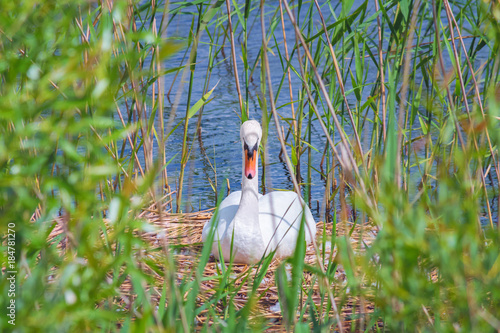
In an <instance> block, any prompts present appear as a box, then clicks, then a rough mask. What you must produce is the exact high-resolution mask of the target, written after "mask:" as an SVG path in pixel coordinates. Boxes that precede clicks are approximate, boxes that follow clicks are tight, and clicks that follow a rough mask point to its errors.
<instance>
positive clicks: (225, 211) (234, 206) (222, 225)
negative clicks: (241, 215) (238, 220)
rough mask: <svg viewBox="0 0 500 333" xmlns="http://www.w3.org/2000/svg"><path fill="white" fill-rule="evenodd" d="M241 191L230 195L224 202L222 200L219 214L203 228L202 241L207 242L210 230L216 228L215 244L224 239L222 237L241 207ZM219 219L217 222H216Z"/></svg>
mask: <svg viewBox="0 0 500 333" xmlns="http://www.w3.org/2000/svg"><path fill="white" fill-rule="evenodd" d="M240 200H241V191H235V192H232V193H231V194H229V195H228V196H227V197H226V198H225V199H224V200H222V202H221V204H220V206H219V212H218V214H214V215H213V216H212V218H211V219H210V221H209V222H208V223H206V224H205V225H204V226H203V232H202V233H201V239H202V241H206V240H207V238H208V235H209V233H210V230H211V229H212V228H214V227H215V228H216V231H215V236H214V242H217V241H219V240H221V239H222V236H223V235H224V233H225V232H226V230H227V227H228V226H229V223H231V221H232V220H233V218H234V215H236V211H237V210H238V206H239V205H240ZM215 218H217V220H215Z"/></svg>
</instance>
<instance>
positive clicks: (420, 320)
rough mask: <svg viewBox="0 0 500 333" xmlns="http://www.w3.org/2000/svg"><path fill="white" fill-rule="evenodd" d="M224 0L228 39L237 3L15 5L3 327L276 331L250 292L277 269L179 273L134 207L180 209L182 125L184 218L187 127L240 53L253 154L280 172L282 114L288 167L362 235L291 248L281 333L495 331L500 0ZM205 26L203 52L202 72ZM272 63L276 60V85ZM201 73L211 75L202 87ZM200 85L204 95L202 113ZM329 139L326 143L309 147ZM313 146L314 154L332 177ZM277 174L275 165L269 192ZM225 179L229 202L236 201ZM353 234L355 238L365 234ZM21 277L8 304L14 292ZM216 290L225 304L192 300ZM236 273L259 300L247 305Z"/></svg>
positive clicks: (5, 37)
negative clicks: (277, 150) (176, 143)
mask: <svg viewBox="0 0 500 333" xmlns="http://www.w3.org/2000/svg"><path fill="white" fill-rule="evenodd" d="M228 3H229V5H230V6H231V8H232V26H231V27H229V21H228V16H227V12H226V9H225V4H226V2H225V1H212V2H210V1H202V0H199V1H181V2H173V3H164V2H159V3H158V2H156V1H155V2H137V3H133V2H131V1H114V2H88V1H69V0H63V1H55V0H49V1H24V2H8V1H3V2H2V6H1V7H2V10H1V11H0V165H1V170H0V171H1V172H0V218H1V221H2V223H0V232H1V235H2V244H1V246H0V261H1V262H2V269H3V271H2V273H3V274H2V278H1V279H0V295H1V296H0V307H1V308H2V309H7V307H8V305H9V304H10V301H11V299H15V301H16V326H12V325H11V324H9V322H8V320H10V319H11V318H8V317H7V316H6V313H4V312H5V311H2V312H1V315H2V319H1V320H0V330H1V331H12V330H15V331H18V332H32V331H40V332H50V331H117V330H119V329H122V330H124V331H138V332H145V331H160V332H162V331H175V332H180V331H192V330H195V329H203V330H207V331H208V330H217V331H228V332H232V331H242V330H256V331H261V330H264V329H265V328H267V327H269V326H270V325H271V324H272V323H271V321H270V320H268V319H267V318H263V317H261V316H259V310H260V309H259V307H260V306H261V303H260V302H261V300H262V298H263V297H264V296H265V295H263V294H261V293H260V292H259V291H258V287H259V286H260V285H261V283H262V281H263V280H264V277H265V276H266V274H267V273H269V272H270V271H272V270H273V266H272V258H271V257H267V258H263V260H262V261H261V262H260V263H259V264H258V265H257V266H256V268H255V270H254V271H252V270H248V271H245V272H243V273H241V274H238V275H237V276H235V275H234V272H233V270H232V268H233V263H229V264H228V266H227V267H226V266H224V265H221V266H218V267H219V268H218V271H217V272H216V274H214V275H213V276H209V277H205V276H203V272H204V269H205V266H206V265H207V262H208V261H209V254H210V248H209V247H208V246H205V247H203V249H202V250H201V252H199V253H198V254H197V256H198V257H197V258H196V260H193V269H192V272H190V274H187V275H182V274H180V273H179V271H178V267H177V263H176V261H175V256H174V254H175V253H176V251H177V250H178V249H177V248H176V247H174V246H168V245H164V246H163V247H160V248H152V245H151V244H150V243H147V242H146V241H144V240H143V238H142V237H141V234H143V233H147V232H150V231H152V230H153V226H152V224H150V223H148V222H147V221H145V220H144V219H141V218H139V213H140V212H141V210H142V209H143V208H144V207H146V206H148V205H149V204H150V202H151V201H153V202H162V199H161V198H163V199H165V200H168V199H169V198H170V196H169V195H167V194H168V193H170V187H169V178H168V177H167V173H166V172H167V169H168V164H169V163H170V161H172V159H173V158H172V159H171V160H170V161H167V158H166V155H165V149H168V148H169V147H168V146H167V143H166V142H167V138H168V137H169V136H170V135H171V134H172V133H173V132H175V131H183V135H182V139H183V142H182V151H179V152H175V153H177V154H179V159H180V160H181V165H182V172H181V174H180V176H179V179H178V180H175V183H176V184H177V188H176V190H177V191H178V192H177V198H176V201H175V202H176V204H177V210H178V211H181V210H183V209H185V207H186V205H185V199H183V195H182V190H183V187H185V186H186V185H184V176H185V175H184V169H185V168H187V165H188V161H189V159H190V156H191V153H192V152H193V142H195V141H196V140H195V139H196V135H198V134H194V135H195V136H194V137H191V136H190V135H191V134H190V133H191V132H192V131H190V130H189V129H191V128H194V126H196V129H198V128H199V127H200V124H201V120H202V117H203V109H204V107H205V105H207V103H209V102H210V101H212V100H213V99H215V98H219V96H218V95H217V93H216V92H214V91H215V88H216V86H217V84H214V83H213V82H210V76H211V74H212V71H214V70H215V69H216V68H218V66H221V64H223V65H224V62H227V64H229V63H230V62H232V61H233V58H232V55H233V54H232V53H233V52H234V58H235V59H237V61H238V65H239V66H240V67H239V68H238V70H239V71H240V73H233V74H235V75H238V74H239V76H238V77H239V78H241V87H238V94H240V96H239V97H240V98H241V99H240V100H241V103H242V105H241V109H239V107H238V106H235V109H238V110H239V111H240V113H239V116H240V118H241V119H242V120H245V119H247V118H248V117H249V113H250V105H252V103H253V104H255V105H259V107H260V110H261V115H259V116H261V118H262V124H263V130H264V136H263V140H262V148H263V153H262V161H263V162H265V163H266V164H269V163H273V162H274V160H272V159H273V158H274V157H270V156H268V154H267V151H266V145H267V142H268V141H270V140H276V138H275V137H273V136H271V135H270V134H271V128H272V127H270V126H273V125H274V124H273V122H274V118H273V115H275V112H276V113H277V115H278V116H279V117H277V118H276V119H279V121H280V124H281V125H282V126H283V129H284V132H285V133H284V134H285V141H286V142H284V144H285V145H286V147H287V149H288V152H285V153H286V154H288V155H289V156H291V162H292V164H293V169H292V170H288V172H289V174H290V176H291V177H295V179H297V180H298V182H299V186H301V187H302V189H303V194H304V199H305V200H306V202H310V203H311V202H312V203H314V202H315V201H316V200H319V198H312V197H311V192H312V191H311V190H310V189H311V187H313V186H320V185H319V184H313V182H312V175H313V174H319V175H321V177H322V179H324V180H325V184H324V185H321V186H324V188H325V200H324V202H323V204H324V207H325V209H324V210H323V211H322V212H321V214H322V217H324V219H325V220H326V222H329V223H334V224H336V223H337V222H338V225H339V226H344V225H346V226H347V225H348V224H347V223H348V222H350V223H352V227H349V228H350V229H349V228H348V227H345V228H347V229H348V233H347V234H342V235H340V234H337V233H336V232H335V228H333V234H332V236H331V237H329V236H328V235H327V233H326V231H324V232H323V235H322V236H321V237H319V238H318V240H317V243H318V244H317V248H316V249H315V250H316V251H317V255H318V262H316V263H315V264H305V263H304V258H305V255H306V248H305V246H304V242H303V238H304V230H303V227H302V228H301V232H300V241H299V242H298V244H299V246H298V248H297V251H296V253H295V254H294V256H292V257H291V258H289V259H288V260H287V261H286V262H283V263H282V264H280V265H279V266H278V268H277V269H276V270H275V272H274V273H273V274H274V277H275V280H276V289H277V290H278V293H279V298H280V299H279V301H280V307H281V309H282V316H283V318H282V319H283V321H282V324H283V325H284V327H285V328H286V329H288V330H295V331H309V330H311V329H313V330H314V331H330V330H332V329H339V330H344V331H349V330H351V331H364V330H377V329H383V330H389V331H396V332H399V331H414V330H418V331H439V332H440V331H446V332H448V331H456V330H459V331H465V332H468V331H474V332H488V331H495V330H496V331H498V330H500V306H499V304H500V252H499V249H500V233H499V226H498V203H499V201H498V196H499V189H498V181H499V178H500V170H499V168H500V166H499V164H498V159H499V156H498V144H499V142H500V131H498V126H499V124H498V122H499V119H500V118H499V117H500V99H499V94H498V91H499V86H498V81H499V79H498V77H499V67H500V66H499V62H500V60H499V59H500V58H499V56H498V55H499V54H500V52H499V45H500V25H499V20H500V7H499V5H498V4H497V3H494V2H488V1H479V2H471V1H468V2H459V1H456V2H451V3H449V4H448V2H440V1H436V2H434V1H430V2H429V1H427V2H425V1H420V2H419V1H406V0H405V1H387V2H380V1H379V2H377V8H378V6H380V8H379V9H378V10H377V11H376V10H375V9H374V8H373V7H372V6H373V4H372V2H369V1H363V2H362V3H361V4H359V6H357V7H356V6H354V2H353V1H347V2H342V3H338V4H337V3H334V2H324V3H322V4H319V3H318V4H316V3H315V2H314V1H312V2H304V1H298V2H297V3H293V4H288V3H287V4H285V3H281V5H280V3H279V2H268V3H265V4H264V3H261V2H256V1H249V0H247V1H245V2H244V3H239V2H238V1H228ZM448 5H449V6H450V7H447V6H448ZM288 7H290V8H288ZM289 9H290V10H291V11H293V12H294V13H295V17H297V18H299V19H297V21H296V22H295V21H294V20H292V19H291V18H290V17H289V16H288V14H287V13H288V10H289ZM262 10H263V11H264V14H265V15H264V16H265V25H266V26H267V28H266V29H265V31H264V36H265V38H266V42H265V43H262V48H260V49H259V50H248V41H249V40H250V39H252V38H258V40H260V38H261V36H260V32H259V34H257V33H255V31H256V30H258V29H257V26H258V25H259V24H260V23H259V20H258V18H257V17H258V16H259V15H260V11H262ZM318 11H321V13H322V15H323V17H324V19H325V23H324V25H323V24H322V23H321V21H320V20H317V19H316V16H315V15H317V13H318ZM451 14H452V15H451ZM176 15H188V16H189V18H190V19H189V22H191V24H190V26H189V33H187V34H186V37H185V38H184V40H183V41H182V42H179V41H177V39H183V38H177V39H173V38H172V39H171V38H167V36H168V33H167V32H168V31H169V30H168V29H170V28H173V27H171V24H172V23H171V22H175V21H173V20H171V18H172V17H175V16H176ZM293 22H295V24H294V23H293ZM318 22H319V23H318ZM455 22H456V23H455ZM282 24H283V25H284V26H285V27H287V29H286V34H287V36H286V38H287V43H284V42H283V39H284V35H283V31H282ZM229 28H231V29H229ZM295 28H296V29H297V31H295V30H294V29H295ZM186 29H187V28H186ZM254 29H256V30H254ZM379 29H380V37H381V40H380V41H379V40H378V38H379V34H378V31H379ZM325 31H326V33H327V34H328V37H329V38H326V36H325ZM452 31H453V37H454V38H452V34H451V32H452ZM295 32H298V33H297V34H295ZM231 33H232V34H233V36H230V34H231ZM459 33H460V34H459ZM202 34H205V36H206V39H205V40H208V41H209V42H208V44H209V51H208V59H207V61H205V60H206V59H203V61H205V62H204V65H203V67H201V66H200V65H199V64H200V63H201V60H200V59H199V57H198V48H199V44H200V40H201V39H200V38H201V36H202ZM232 38H233V39H234V40H235V41H236V46H235V47H234V48H233V47H232V46H231V39H232ZM302 42H303V43H302ZM462 42H464V44H463V45H462ZM285 46H286V47H287V49H285ZM306 48H307V51H306ZM224 50H226V51H224ZM228 51H229V52H231V53H229V52H228ZM177 52H181V53H182V52H185V54H184V57H183V60H182V61H181V63H180V64H170V63H168V61H167V62H166V61H165V60H166V59H169V57H170V56H172V55H173V54H175V53H177ZM225 52H227V53H225ZM237 52H238V53H237ZM265 55H267V56H268V57H271V56H274V57H275V58H276V59H278V62H279V64H280V66H281V68H273V69H272V71H271V72H270V73H269V72H268V71H266V66H265V65H266V62H267V57H266V56H265ZM457 60H458V61H457ZM240 62H241V63H240ZM166 64H167V66H169V67H165V65H166ZM241 64H242V65H243V66H241ZM228 67H230V68H231V71H232V70H233V69H232V68H233V67H231V66H228ZM278 67H279V66H278ZM374 69H376V73H377V75H376V76H373V77H372V76H371V74H372V73H373V72H372V71H373V70H374ZM201 70H203V71H206V75H205V81H204V82H195V76H194V73H195V71H201ZM166 75H170V76H172V77H174V76H175V77H176V78H177V75H178V76H179V79H173V83H172V87H175V89H174V90H172V87H170V90H168V88H169V87H165V86H164V81H163V78H164V76H166ZM267 75H271V76H272V81H271V80H270V81H266V76H267ZM176 80H177V81H176ZM340 81H342V84H341V82H340ZM269 82H272V83H273V86H272V87H269ZM185 83H186V86H187V91H188V93H187V98H186V99H187V102H186V103H185V104H181V105H182V107H185V110H184V109H183V110H182V111H183V112H184V113H183V114H184V117H183V119H182V121H181V122H180V123H176V124H174V123H173V122H174V120H175V119H176V118H175V116H176V112H178V111H180V110H178V107H179V100H177V99H175V101H174V102H173V103H171V104H169V105H168V106H166V105H165V104H166V101H165V99H164V97H165V95H167V97H168V95H169V94H170V91H173V92H174V94H178V96H179V98H180V97H182V98H184V96H183V95H182V92H183V85H184V84H185ZM196 85H199V86H203V93H202V94H201V95H198V96H194V95H193V100H194V101H195V102H194V103H193V101H192V99H191V96H192V92H193V90H194V88H193V87H194V86H196ZM288 85H290V87H289V86H288ZM234 87H235V90H236V85H235V86H234ZM271 89H272V92H273V93H272V94H269V93H268V92H269V91H271ZM152 91H154V92H155V93H152ZM167 91H168V93H167ZM158 92H160V93H158ZM464 92H465V93H464ZM284 94H285V95H287V94H288V95H289V96H285V95H284ZM464 94H465V96H464ZM176 97H177V96H176ZM200 97H201V98H200ZM254 97H255V98H254ZM210 98H211V99H210ZM173 100H174V99H173ZM183 101H184V100H183ZM275 102H276V103H277V105H275ZM290 109H291V110H292V112H288V110H290ZM228 112H232V111H228ZM252 112H253V111H252ZM196 117H198V119H197V122H196V123H195V122H194V121H193V120H194V118H196ZM252 117H253V118H255V115H252ZM252 117H250V118H252ZM417 119H418V121H417ZM190 120H192V121H191V123H190V122H189V121H190ZM181 124H182V125H184V126H183V127H181V128H182V130H181V129H178V128H179V126H180V125H181ZM323 126H324V127H323ZM221 130H224V129H221ZM318 131H320V134H319V135H322V137H325V138H330V139H332V143H333V144H331V143H329V142H328V141H327V140H326V139H325V140H324V147H323V146H321V147H318V146H317V144H315V143H314V142H313V140H312V137H313V136H315V135H317V133H318ZM321 131H322V132H321ZM194 133H198V131H194ZM153 152H157V156H153ZM312 154H323V155H322V158H321V164H320V165H315V164H314V162H313V158H312ZM174 157H175V156H174ZM351 157H352V158H351ZM269 179H270V175H269V174H266V172H265V169H264V175H263V178H262V183H263V184H268V183H269ZM335 179H337V181H335ZM170 180H171V179H170ZM171 182H173V181H171ZM217 187H220V186H218V185H217V183H216V181H215V182H214V184H213V185H212V188H213V189H214V191H217V190H219V196H218V197H219V200H218V203H220V201H221V200H222V199H223V194H224V193H226V190H225V188H222V189H218V188H217ZM185 192H186V191H185ZM187 192H188V191H187ZM337 201H338V203H337ZM168 204H169V203H168V202H166V203H165V205H164V206H158V205H157V206H156V207H167V206H168ZM169 207H170V208H172V207H171V204H170V206H169ZM372 226H376V228H377V229H378V234H377V236H376V238H375V240H374V241H373V242H372V243H369V242H367V241H366V240H367V239H368V238H369V237H370V235H367V234H365V235H364V234H363V228H368V227H372ZM61 229H62V230H63V231H64V233H62V234H60V235H58V236H56V237H55V238H53V239H52V238H51V237H50V236H49V235H50V234H51V233H54V232H55V231H57V230H61ZM355 230H361V234H360V235H361V238H360V239H356V240H355V241H353V240H352V239H351V237H349V235H353V234H354V231H355ZM14 234H15V236H9V235H14ZM363 235H364V236H365V237H366V238H363ZM48 239H51V240H50V241H48ZM356 242H357V243H358V244H356ZM368 243H369V244H368ZM327 244H328V246H329V247H331V248H332V249H335V252H333V253H332V254H329V253H327V252H326V248H327ZM356 245H359V246H356ZM361 248H362V249H363V250H362V251H361V250H359V249H361ZM13 258H15V260H13ZM320 262H321V263H320ZM9 271H15V277H16V284H15V297H11V296H8V295H9V289H11V288H12V285H11V283H10V280H8V278H9V277H10V276H11V273H9ZM339 273H342V274H343V275H344V276H345V279H341V278H339ZM305 276H310V280H308V283H309V284H307V283H305V281H306V279H305ZM158 279H159V280H160V281H161V284H160V285H158ZM207 281H208V282H211V283H214V285H215V287H214V290H213V291H214V293H213V294H212V295H211V296H210V297H208V298H201V297H200V296H201V295H202V294H203V290H202V288H200V285H201V284H202V283H205V282H207ZM241 281H243V282H244V283H246V284H247V286H249V287H248V288H246V289H245V291H244V292H245V293H246V296H247V303H246V304H245V305H244V306H243V307H242V308H238V307H237V306H236V305H235V299H236V298H237V296H238V295H239V294H240V293H242V292H243V291H242V290H243V289H242V288H243V287H242V286H243V284H242V283H241ZM125 286H126V287H128V290H130V292H129V293H126V294H124V293H123V289H124V288H125ZM125 289H126V288H125ZM318 290H319V291H318ZM318 299H319V301H318ZM366 303H369V304H370V306H369V307H368V306H367V307H365V305H364V304H366ZM368 308H369V310H370V311H367V310H366V309H368ZM346 311H347V312H349V311H351V312H352V313H349V314H347V315H346V314H345V313H346ZM201 315H203V316H206V318H207V319H208V321H207V323H205V324H204V325H201V324H199V323H197V321H196V320H197V319H196V318H197V316H201ZM6 319H7V320H6ZM209 323H210V324H209ZM210 325H212V326H210Z"/></svg>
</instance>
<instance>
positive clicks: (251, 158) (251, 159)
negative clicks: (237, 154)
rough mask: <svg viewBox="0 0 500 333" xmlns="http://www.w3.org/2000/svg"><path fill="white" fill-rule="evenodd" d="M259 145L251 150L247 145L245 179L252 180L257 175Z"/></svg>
mask: <svg viewBox="0 0 500 333" xmlns="http://www.w3.org/2000/svg"><path fill="white" fill-rule="evenodd" d="M257 154H258V152H257V145H255V147H254V148H253V149H251V150H250V149H249V148H248V146H247V145H246V144H245V177H247V178H248V179H252V178H254V177H255V175H256V174H257Z"/></svg>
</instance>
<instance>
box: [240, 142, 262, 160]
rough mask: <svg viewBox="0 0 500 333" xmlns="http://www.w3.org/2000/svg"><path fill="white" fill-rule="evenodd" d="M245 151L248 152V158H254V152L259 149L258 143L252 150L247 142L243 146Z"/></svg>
mask: <svg viewBox="0 0 500 333" xmlns="http://www.w3.org/2000/svg"><path fill="white" fill-rule="evenodd" d="M243 149H244V150H245V151H246V153H247V156H248V158H253V154H254V152H256V151H257V150H258V149H259V144H258V142H257V143H255V145H254V146H253V147H252V148H249V147H248V145H247V143H246V142H245V143H244V144H243Z"/></svg>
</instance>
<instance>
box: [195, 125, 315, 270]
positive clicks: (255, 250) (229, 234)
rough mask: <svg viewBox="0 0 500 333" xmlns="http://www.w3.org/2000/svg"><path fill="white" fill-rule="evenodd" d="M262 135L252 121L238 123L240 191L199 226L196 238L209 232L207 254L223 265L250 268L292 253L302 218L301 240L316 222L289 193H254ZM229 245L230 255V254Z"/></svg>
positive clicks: (310, 237) (310, 236) (308, 238)
mask: <svg viewBox="0 0 500 333" xmlns="http://www.w3.org/2000/svg"><path fill="white" fill-rule="evenodd" d="M261 135H262V130H261V128H260V125H259V123H258V122H257V121H255V120H249V121H246V122H245V123H243V125H242V126H241V130H240V136H241V140H242V146H243V177H242V190H241V191H236V192H233V193H231V194H230V195H228V196H227V197H226V198H225V199H224V200H223V201H222V203H221V204H220V206H219V210H218V214H215V215H214V216H213V217H212V219H211V220H210V221H209V222H208V223H207V224H205V226H204V227H203V232H202V240H203V241H204V242H205V241H206V240H207V239H208V236H209V234H210V232H211V231H212V230H213V232H214V237H213V243H212V254H213V255H214V256H215V257H216V258H219V257H220V253H219V248H220V250H221V251H222V257H223V258H224V261H230V258H231V256H233V262H235V263H246V264H252V263H256V262H258V261H259V260H260V259H261V258H262V257H264V256H265V255H268V254H269V253H271V252H272V251H276V252H275V256H276V257H279V258H283V257H289V256H290V255H292V254H293V252H294V250H295V247H296V244H297V237H298V234H299V228H300V224H301V222H302V220H303V219H304V222H305V240H306V242H307V243H310V242H311V241H312V240H313V238H314V235H315V234H316V223H315V221H314V218H313V216H312V214H311V211H310V209H309V207H308V206H307V205H306V204H305V202H304V200H302V198H301V197H300V196H299V195H297V193H295V192H292V191H275V192H271V193H268V194H266V195H262V194H260V193H258V190H257V188H258V144H259V142H260V138H261ZM231 247H232V251H231Z"/></svg>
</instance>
